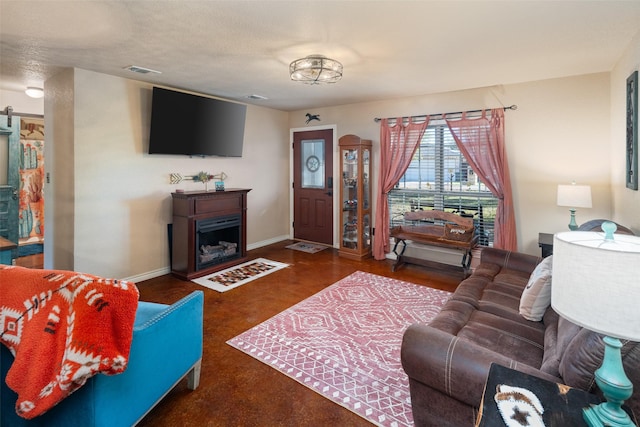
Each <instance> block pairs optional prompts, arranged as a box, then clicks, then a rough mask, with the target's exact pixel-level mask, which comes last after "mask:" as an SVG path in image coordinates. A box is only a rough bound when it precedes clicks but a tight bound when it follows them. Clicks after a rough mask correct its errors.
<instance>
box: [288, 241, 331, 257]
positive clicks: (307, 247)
mask: <svg viewBox="0 0 640 427" xmlns="http://www.w3.org/2000/svg"><path fill="white" fill-rule="evenodd" d="M285 248H286V249H294V250H296V251H301V252H306V253H308V254H315V253H316V252H320V251H322V250H324V249H327V248H328V246H326V245H318V244H316V243H309V242H298V243H293V244H291V245H289V246H285Z"/></svg>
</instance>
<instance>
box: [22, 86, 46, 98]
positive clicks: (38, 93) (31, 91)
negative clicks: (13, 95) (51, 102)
mask: <svg viewBox="0 0 640 427" xmlns="http://www.w3.org/2000/svg"><path fill="white" fill-rule="evenodd" d="M24 93H26V94H27V96H29V97H31V98H42V97H43V96H44V90H43V89H42V88H41V87H34V86H29V87H28V88H27V89H26V90H25V91H24Z"/></svg>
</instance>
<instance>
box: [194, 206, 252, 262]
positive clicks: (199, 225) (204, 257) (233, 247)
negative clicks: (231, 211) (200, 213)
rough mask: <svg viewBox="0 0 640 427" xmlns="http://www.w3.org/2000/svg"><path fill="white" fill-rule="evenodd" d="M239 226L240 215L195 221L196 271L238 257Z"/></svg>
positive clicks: (240, 233)
mask: <svg viewBox="0 0 640 427" xmlns="http://www.w3.org/2000/svg"><path fill="white" fill-rule="evenodd" d="M241 224H242V217H241V216H240V215H230V216H224V217H217V218H207V219H203V220H200V221H196V241H195V243H196V248H195V252H196V254H197V256H196V271H199V270H202V269H205V268H208V267H211V266H213V265H216V264H219V263H221V262H226V261H230V260H233V259H235V258H238V257H239V256H240V252H239V251H238V248H241V247H242V232H241V227H240V226H241Z"/></svg>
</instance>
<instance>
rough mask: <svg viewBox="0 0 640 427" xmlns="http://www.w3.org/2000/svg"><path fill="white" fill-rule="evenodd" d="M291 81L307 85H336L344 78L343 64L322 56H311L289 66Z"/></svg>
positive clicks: (297, 60)
mask: <svg viewBox="0 0 640 427" xmlns="http://www.w3.org/2000/svg"><path fill="white" fill-rule="evenodd" d="M289 74H290V75H291V80H294V81H296V82H302V83H306V84H311V85H316V84H320V83H335V82H337V81H338V80H340V79H341V78H342V64H341V63H339V62H338V61H336V60H335V59H331V58H327V57H326V56H322V55H309V56H307V57H306V58H301V59H296V60H295V61H293V62H292V63H291V64H290V65H289Z"/></svg>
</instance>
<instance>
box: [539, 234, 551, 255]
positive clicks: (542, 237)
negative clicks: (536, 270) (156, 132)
mask: <svg viewBox="0 0 640 427" xmlns="http://www.w3.org/2000/svg"><path fill="white" fill-rule="evenodd" d="M538 246H539V247H540V249H541V250H542V258H546V257H548V256H549V255H553V234H550V233H538Z"/></svg>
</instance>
